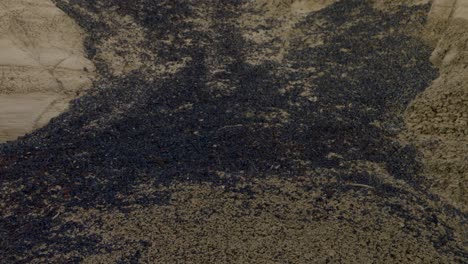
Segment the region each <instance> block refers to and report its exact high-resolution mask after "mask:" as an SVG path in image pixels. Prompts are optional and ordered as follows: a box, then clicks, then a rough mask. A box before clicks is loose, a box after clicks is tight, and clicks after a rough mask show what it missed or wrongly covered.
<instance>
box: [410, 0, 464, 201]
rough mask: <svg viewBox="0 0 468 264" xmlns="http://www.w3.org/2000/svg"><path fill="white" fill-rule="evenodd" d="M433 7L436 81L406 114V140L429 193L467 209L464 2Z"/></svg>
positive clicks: (453, 2) (431, 25) (433, 59)
mask: <svg viewBox="0 0 468 264" xmlns="http://www.w3.org/2000/svg"><path fill="white" fill-rule="evenodd" d="M439 2H440V3H439ZM439 2H438V1H436V3H435V4H434V6H433V9H432V11H431V14H430V20H431V23H429V24H428V27H429V30H433V31H432V32H433V33H434V36H436V37H437V38H438V43H437V46H436V48H435V50H434V52H433V54H432V56H431V61H432V62H433V63H434V64H435V65H436V66H437V67H439V71H440V76H439V78H438V79H436V80H435V81H434V82H433V83H432V85H431V86H430V87H429V88H427V89H426V90H425V91H424V92H423V93H422V94H420V95H419V96H418V97H417V98H416V99H415V100H414V101H413V102H412V103H411V105H410V107H409V108H408V109H407V111H406V122H407V124H408V129H409V131H408V135H407V136H408V138H409V139H410V141H412V142H414V143H415V144H416V145H417V146H418V147H419V148H420V149H421V151H422V153H423V156H424V157H423V161H424V163H425V171H424V172H425V173H426V175H427V176H428V177H429V178H430V179H431V180H432V181H433V184H432V189H433V190H434V191H435V192H436V193H438V194H440V195H441V196H442V197H444V198H445V199H446V200H447V201H449V202H450V203H452V204H453V205H455V206H457V207H459V208H461V209H463V210H467V209H468V208H467V204H468V189H467V188H468V185H467V184H468V165H467V164H468V85H467V83H468V71H467V69H466V66H467V65H468V57H467V55H466V54H467V52H466V51H468V46H467V44H468V12H466V8H468V3H464V1H458V3H457V2H456V1H445V2H443V3H442V1H439ZM437 4H440V5H437ZM434 25H439V27H436V28H434ZM440 25H444V26H443V27H442V28H443V31H440V29H441V27H440Z"/></svg>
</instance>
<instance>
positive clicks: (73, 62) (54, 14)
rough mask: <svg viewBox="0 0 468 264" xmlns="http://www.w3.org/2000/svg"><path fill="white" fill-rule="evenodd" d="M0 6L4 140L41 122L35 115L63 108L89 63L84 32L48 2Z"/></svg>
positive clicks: (85, 83)
mask: <svg viewBox="0 0 468 264" xmlns="http://www.w3.org/2000/svg"><path fill="white" fill-rule="evenodd" d="M0 7H1V8H0V100H1V102H2V104H1V105H0V108H1V111H0V122H1V124H0V127H1V128H0V135H1V136H0V142H4V141H6V140H13V139H16V138H17V137H18V136H22V135H24V134H26V133H28V132H31V131H32V129H33V128H37V127H40V126H41V125H44V124H45V123H47V122H44V121H42V120H41V121H39V120H38V119H37V117H38V116H42V117H46V116H48V117H52V116H56V115H58V114H60V113H61V112H62V111H63V110H64V109H66V107H65V108H64V107H63V104H64V103H67V102H68V101H69V100H70V99H71V98H73V97H75V96H77V95H78V94H79V92H80V91H82V90H83V89H85V88H89V87H90V85H91V79H90V78H91V77H92V72H93V71H94V66H93V64H92V63H91V62H90V61H89V60H88V59H86V58H85V53H84V44H83V42H84V32H83V31H82V30H81V29H80V28H79V27H78V26H77V25H76V23H75V22H74V21H73V20H72V19H70V18H69V17H68V16H67V15H65V14H64V13H63V12H62V11H61V10H60V9H58V8H57V7H56V6H55V5H54V4H53V3H52V2H51V1H49V0H37V1H29V0H19V1H16V0H14V1H10V0H3V1H1V3H0ZM41 93H42V94H41ZM13 98H14V99H13ZM44 98H47V99H44ZM14 100H17V101H14ZM38 101H40V102H41V103H38ZM29 102H32V103H31V104H28V103H29ZM45 104H52V105H45ZM53 104H57V106H55V105H53ZM56 110H58V111H56ZM38 121H39V122H38ZM10 125H12V126H11V127H9V126H10Z"/></svg>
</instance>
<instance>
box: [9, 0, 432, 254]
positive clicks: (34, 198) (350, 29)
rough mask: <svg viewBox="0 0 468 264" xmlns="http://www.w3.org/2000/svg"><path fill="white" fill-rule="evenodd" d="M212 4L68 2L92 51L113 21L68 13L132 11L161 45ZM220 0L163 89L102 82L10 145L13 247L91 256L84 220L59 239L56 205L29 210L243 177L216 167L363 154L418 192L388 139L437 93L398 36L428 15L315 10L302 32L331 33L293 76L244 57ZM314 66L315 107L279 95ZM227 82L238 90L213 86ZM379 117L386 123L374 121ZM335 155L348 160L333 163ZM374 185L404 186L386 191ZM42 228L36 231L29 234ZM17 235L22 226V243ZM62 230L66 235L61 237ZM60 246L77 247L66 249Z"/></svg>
mask: <svg viewBox="0 0 468 264" xmlns="http://www.w3.org/2000/svg"><path fill="white" fill-rule="evenodd" d="M202 2H204V1H197V3H196V2H193V3H192V2H189V1H151V0H138V1H116V0H107V1H88V0H71V1H70V4H69V5H61V7H62V8H64V9H65V10H68V11H69V12H70V13H71V14H72V15H74V17H75V18H77V19H78V21H79V22H80V24H81V25H82V26H83V27H84V28H86V29H87V30H88V31H89V32H91V33H92V34H91V38H90V40H89V43H88V46H89V47H88V50H89V52H90V53H92V50H93V49H94V47H93V45H94V44H95V43H98V42H99V34H105V33H104V32H103V31H105V30H106V29H105V26H104V24H103V23H98V22H93V20H92V19H89V20H87V19H86V17H81V16H80V14H79V13H77V12H74V11H73V10H72V9H70V8H69V7H70V6H72V5H78V6H80V7H82V8H84V9H86V10H88V11H91V12H95V13H98V12H99V10H102V8H115V9H116V10H118V12H121V13H125V14H129V15H131V16H133V17H134V18H135V19H136V21H138V23H140V24H141V25H142V26H143V27H145V28H146V29H147V31H146V34H147V38H148V45H153V44H151V41H152V40H154V39H157V38H161V37H164V36H165V35H167V34H169V33H171V32H174V31H180V30H181V29H180V27H178V28H175V26H174V25H178V26H180V25H183V27H184V29H185V30H187V29H190V28H191V27H192V25H189V24H186V23H185V22H184V18H185V17H187V16H193V15H194V13H193V12H192V11H193V8H192V7H193V6H194V5H197V4H201V3H202ZM205 4H206V3H205ZM210 4H212V5H214V6H215V7H216V8H215V9H216V12H215V14H213V17H215V18H218V19H216V21H218V22H217V23H215V24H214V25H213V26H212V28H211V29H210V30H211V32H204V31H203V30H200V29H196V28H192V30H191V31H184V33H183V34H185V35H184V37H187V36H190V37H191V38H192V39H193V40H194V41H193V43H192V44H191V46H190V47H186V46H185V47H181V48H179V49H176V48H173V47H172V48H171V49H170V52H168V54H170V57H173V58H175V59H177V58H181V57H183V56H190V57H191V58H192V60H191V62H190V63H189V64H188V65H186V66H185V67H184V68H182V69H181V70H180V71H179V72H178V73H177V74H175V75H174V76H173V78H170V79H165V80H159V79H158V78H157V76H155V77H156V78H155V79H156V80H155V81H148V80H145V79H143V78H141V77H140V76H139V75H138V73H136V72H134V73H132V74H129V75H128V76H124V77H121V78H117V79H113V80H106V81H105V82H104V83H97V84H96V87H95V88H94V89H93V90H92V91H91V92H90V93H89V94H88V95H86V96H83V97H81V98H79V99H77V100H75V101H74V103H73V106H72V108H71V110H70V111H69V112H67V113H65V114H63V115H61V116H60V117H58V118H56V119H54V120H53V121H52V122H51V123H50V124H49V125H48V126H47V127H45V128H43V129H40V130H38V131H37V132H35V133H33V134H31V135H28V136H26V137H24V138H23V139H20V140H19V141H16V142H11V143H8V144H4V145H1V146H0V153H1V156H0V165H1V166H0V175H1V184H2V186H6V184H12V183H14V184H15V185H17V186H23V188H21V190H20V191H17V192H13V193H12V194H10V195H6V194H2V195H1V199H3V200H5V201H7V202H8V203H11V204H15V205H17V206H16V207H15V209H14V210H15V211H14V214H13V215H14V216H10V217H8V218H2V219H0V232H1V233H0V234H1V236H3V237H6V240H4V241H6V242H2V243H6V244H5V245H4V249H3V252H5V249H6V252H7V253H9V254H13V253H14V254H13V255H16V254H17V255H22V254H25V255H29V256H36V257H37V256H39V255H43V256H47V254H54V253H53V252H54V250H55V251H57V252H61V253H65V252H71V251H72V250H76V249H77V248H81V249H87V250H88V251H83V250H81V251H82V252H84V253H83V254H91V253H92V252H93V250H95V249H93V245H94V244H96V243H98V241H97V240H96V239H97V238H83V241H81V240H80V239H79V238H73V239H70V238H67V237H66V236H65V235H63V234H71V233H73V232H72V230H73V228H79V226H75V227H63V226H62V227H61V228H65V229H66V230H62V229H61V230H62V231H61V232H57V231H51V230H52V229H53V227H56V226H60V222H59V221H58V220H54V219H53V216H54V215H55V211H51V212H48V214H44V215H41V216H40V217H37V216H31V215H29V212H30V211H38V208H39V209H40V208H42V207H44V206H45V205H44V201H46V200H47V201H48V202H49V203H52V204H56V205H63V206H65V207H66V208H73V207H85V208H87V207H95V206H98V205H99V206H104V207H122V206H124V205H127V204H126V202H125V201H124V199H118V198H117V194H119V196H118V197H128V196H130V195H136V194H135V189H134V187H135V186H136V185H138V184H140V183H144V182H146V181H150V182H152V183H154V184H168V183H171V182H173V181H191V182H212V183H214V184H223V185H227V186H229V185H233V184H234V183H235V181H236V177H231V178H230V179H229V180H226V179H225V178H220V177H219V174H218V173H219V172H223V173H227V174H231V175H243V176H245V177H247V178H248V177H263V176H266V175H279V176H294V175H298V174H301V173H304V172H306V171H311V170H312V171H313V170H316V169H317V168H328V169H333V168H337V169H338V168H339V166H340V165H339V164H340V162H343V161H353V160H367V161H372V162H379V163H383V164H385V166H386V168H387V169H388V171H389V172H390V173H391V175H392V176H394V177H395V178H399V179H403V180H405V181H408V182H409V183H411V184H413V185H414V186H417V185H418V184H419V182H418V178H417V176H416V174H417V171H418V169H419V164H418V162H417V161H416V160H415V156H416V152H415V150H414V149H412V148H411V147H407V146H401V145H400V144H398V143H397V142H396V141H395V140H393V139H392V138H391V137H392V136H393V135H395V133H396V131H398V130H399V129H400V126H401V120H400V119H399V118H398V117H396V113H397V112H398V111H400V110H401V109H404V107H405V106H406V105H407V104H408V102H409V101H410V100H411V99H412V98H413V97H414V96H415V95H416V94H417V93H418V92H420V91H422V90H423V89H424V87H427V86H428V84H429V82H430V81H431V80H432V79H434V78H435V77H436V71H435V70H434V69H433V68H432V67H431V65H430V63H429V61H428V58H429V55H430V51H429V49H428V48H427V47H425V46H424V45H423V44H422V43H421V42H420V41H418V40H416V39H414V38H411V37H409V36H406V35H403V34H400V33H399V32H398V30H396V31H395V32H394V33H391V32H392V31H391V30H392V29H398V27H400V26H404V25H406V24H408V23H411V17H412V15H413V14H414V13H416V12H420V11H421V10H418V8H421V7H414V8H405V9H404V10H402V11H401V12H398V13H396V14H393V15H388V14H385V13H380V12H378V11H376V10H374V9H372V8H371V7H370V6H369V5H368V4H367V1H340V2H338V3H336V4H334V5H332V6H330V7H329V8H326V9H325V10H323V11H320V12H317V13H312V14H311V15H310V16H309V17H308V18H307V19H306V20H304V22H303V23H302V24H300V25H298V27H300V28H301V29H303V30H305V31H306V30H307V29H308V28H313V26H312V24H313V23H314V21H316V20H318V19H320V20H324V21H326V24H325V25H324V26H323V30H324V31H326V32H328V33H327V38H326V41H325V44H324V45H322V46H319V47H314V48H310V47H307V46H306V45H304V43H300V42H294V43H292V46H293V48H292V50H291V52H290V53H289V54H288V56H287V59H286V62H285V63H287V64H290V65H291V67H292V68H294V69H299V71H298V72H297V73H294V74H293V73H290V72H289V73H286V72H284V70H282V69H283V68H284V65H281V64H279V63H276V62H271V61H266V62H264V63H263V64H260V65H252V64H249V63H247V62H246V61H245V56H244V54H245V53H247V52H249V45H250V43H247V42H246V41H245V40H244V39H243V38H242V36H241V30H242V29H240V28H239V27H238V26H237V25H235V24H233V23H229V22H223V20H222V19H221V18H223V17H224V18H229V17H234V18H235V17H236V16H238V15H239V14H237V13H236V12H235V10H236V8H237V6H238V5H237V4H238V3H237V2H234V1H233V2H232V3H230V4H223V3H220V2H215V1H212V3H210ZM226 21H229V20H226ZM350 21H351V22H350ZM350 23H352V26H349V24H350ZM93 32H94V33H93ZM99 32H100V33H99ZM213 32H214V33H213ZM93 43H94V44H93ZM206 43H209V44H206ZM344 50H346V51H347V52H344ZM168 56H169V55H168ZM215 57H216V58H217V60H218V61H219V59H218V58H224V59H225V61H229V63H228V64H227V65H223V70H222V71H221V72H219V73H217V74H212V73H211V72H209V66H210V65H209V61H213V58H215ZM147 63H152V62H150V61H149V62H147ZM309 67H314V68H316V69H317V72H323V73H324V74H323V75H322V76H321V77H318V78H315V79H314V80H313V83H311V85H312V86H313V87H314V95H316V96H317V98H318V100H317V101H316V102H312V101H310V100H307V99H306V98H304V97H301V96H300V94H301V92H302V91H303V87H301V86H298V87H297V88H295V89H292V90H290V91H288V92H286V93H282V92H280V89H281V88H282V87H284V86H285V85H286V84H287V83H289V82H291V81H302V82H306V81H307V80H308V79H307V77H309V76H308V75H310V73H307V72H302V73H301V71H300V69H306V68H309ZM218 82H220V83H223V84H228V87H229V89H228V90H226V89H222V88H219V87H217V83H218ZM337 105H345V107H344V108H337ZM123 107H127V108H125V109H126V111H125V112H124V113H115V109H122V108H123ZM281 113H287V114H288V117H287V118H284V117H282V116H281ZM376 121H378V122H379V123H380V124H381V126H376V125H373V124H374V123H375V122H376ZM93 124H94V125H93ZM331 152H332V153H336V154H338V156H337V157H339V158H330V157H328V156H327V155H328V154H329V153H331ZM304 164H306V165H304ZM339 169H343V168H339ZM365 176H366V178H365V179H364V180H363V178H362V177H359V176H358V175H357V176H356V177H349V176H347V178H346V179H347V180H349V181H354V182H356V183H362V184H370V185H372V184H374V183H373V181H372V175H365ZM55 186H60V188H54V187H55ZM375 187H376V188H381V189H382V190H384V191H385V192H398V191H401V190H398V189H397V188H393V187H391V186H387V185H383V184H381V185H375ZM169 196H170V194H165V193H164V194H158V195H156V196H155V197H143V198H140V199H137V202H138V203H141V204H143V205H147V204H164V203H168V202H169V200H170V199H169V198H168V197H169ZM39 211H40V210H39ZM35 221H36V222H40V223H38V225H39V226H32V227H27V225H28V223H29V224H30V225H34V224H35ZM7 230H15V233H14V235H15V236H16V237H12V235H13V233H11V231H7ZM18 231H20V232H18ZM59 236H65V237H64V238H61V239H62V240H60V239H57V238H58V237H59ZM63 239H68V240H63ZM72 240H73V241H74V243H79V245H75V244H73V243H72ZM80 241H81V242H80ZM37 243H45V244H47V245H48V246H50V245H52V246H51V247H49V249H50V250H51V251H49V253H45V252H42V251H40V250H39V249H35V250H36V251H34V250H33V246H35V245H36V244H37ZM62 243H64V244H67V245H69V246H68V247H67V248H64V247H59V245H60V244H62ZM70 243H72V244H70ZM103 247H105V246H103ZM107 250H111V249H110V248H108V249H107ZM50 252H52V253H50ZM138 256H139V253H138V254H137V255H136V256H130V258H132V259H134V258H138ZM27 260H28V259H25V261H27ZM122 261H124V262H126V260H122ZM129 262H130V261H129Z"/></svg>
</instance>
